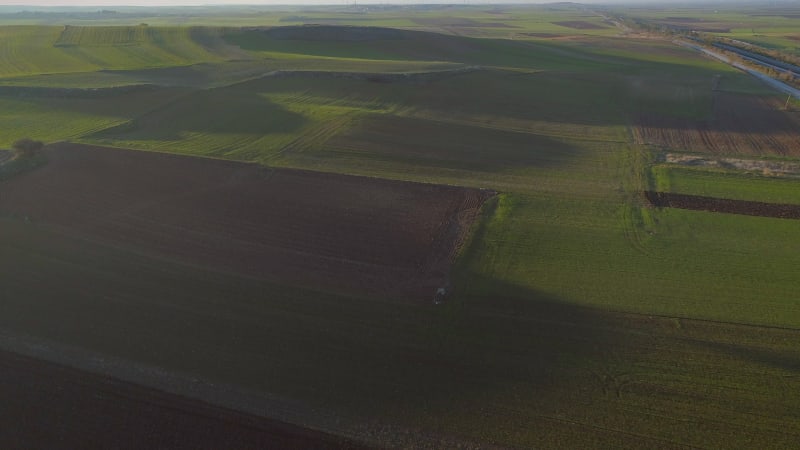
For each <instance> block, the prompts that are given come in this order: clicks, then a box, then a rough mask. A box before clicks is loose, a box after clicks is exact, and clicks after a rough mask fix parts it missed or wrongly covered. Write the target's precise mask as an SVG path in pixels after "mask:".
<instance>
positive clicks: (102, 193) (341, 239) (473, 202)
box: [0, 144, 493, 301]
mask: <svg viewBox="0 0 800 450" xmlns="http://www.w3.org/2000/svg"><path fill="white" fill-rule="evenodd" d="M46 153H47V156H48V158H49V163H48V164H47V165H46V166H44V167H42V168H40V169H38V170H35V171H32V172H29V173H26V174H23V175H20V176H17V177H14V178H12V179H10V180H7V181H5V182H3V183H2V184H0V214H3V215H5V216H13V217H17V218H19V219H20V220H25V221H27V222H30V223H31V224H33V225H36V226H48V227H51V228H54V229H57V230H59V231H60V232H61V233H64V234H67V235H70V236H73V237H79V238H83V239H88V240H92V241H97V242H101V243H104V244H108V245H113V246H117V247H123V248H126V249H131V250H133V251H136V252H141V253H145V254H148V255H152V256H158V257H164V258H168V259H171V260H175V261H180V262H184V263H188V264H193V265H198V266H201V267H205V268H210V269H214V270H220V271H226V272H233V273H237V274H242V275H246V276H252V277H258V278H263V279H268V280H273V281H277V282H280V283H286V284H292V285H303V286H309V285H310V286H317V287H319V288H322V289H330V290H333V291H337V292H347V293H356V294H360V295H380V296H381V297H389V298H402V299H412V300H426V301H427V300H430V299H432V297H433V293H434V292H435V290H436V288H437V287H439V286H442V285H445V284H447V281H448V273H449V269H450V264H451V262H452V259H453V256H454V255H455V252H456V250H457V248H458V245H459V243H460V242H462V240H463V238H464V235H465V234H466V231H467V230H468V228H469V224H470V223H471V221H472V220H473V219H474V217H475V214H476V213H477V211H478V209H479V207H480V205H481V204H482V202H483V201H484V200H485V199H486V198H488V197H489V196H491V195H493V193H491V192H487V191H482V190H478V189H465V188H460V187H451V186H441V185H429V184H420V183H408V182H399V181H389V180H380V179H373V178H366V177H353V176H344V175H338V174H325V173H318V172H309V171H301V170H289V169H268V168H264V167H260V166H256V165H252V164H243V163H235V162H228V161H218V160H208V159H200V158H191V157H182V156H176V155H166V154H156V153H146V152H137V151H129V150H120V149H110V148H101V147H90V146H83V145H76V144H59V145H54V146H50V147H49V148H48V149H47V151H46Z"/></svg>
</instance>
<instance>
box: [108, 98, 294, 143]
mask: <svg viewBox="0 0 800 450" xmlns="http://www.w3.org/2000/svg"><path fill="white" fill-rule="evenodd" d="M306 122H307V119H306V118H305V117H304V116H303V115H301V114H297V113H293V112H291V111H288V110H287V109H286V108H284V107H282V106H280V105H277V104H275V103H273V102H271V101H269V100H268V99H266V98H264V97H262V96H260V95H258V94H256V93H250V92H243V91H241V90H232V89H211V90H203V91H194V92H191V93H189V94H188V95H185V96H182V97H179V98H177V99H176V100H174V101H173V102H171V103H168V104H166V105H163V106H162V107H160V108H158V109H157V110H155V111H152V112H149V113H147V114H145V115H143V116H141V117H138V118H136V119H134V120H132V121H130V122H127V123H125V124H122V125H119V126H116V127H113V128H109V129H106V130H103V131H100V132H98V133H95V134H94V135H92V137H93V138H101V139H103V138H114V139H123V140H124V139H145V140H155V141H174V140H181V139H183V138H184V137H185V136H184V133H187V132H189V133H202V134H205V133H211V134H217V133H220V134H251V135H260V134H271V133H291V132H293V131H296V130H298V129H300V128H302V127H303V125H304V124H305V123H306Z"/></svg>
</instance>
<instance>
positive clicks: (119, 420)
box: [0, 352, 360, 449]
mask: <svg viewBox="0 0 800 450" xmlns="http://www.w3.org/2000/svg"><path fill="white" fill-rule="evenodd" d="M0 400H2V401H1V402H0V405H2V406H0V420H2V423H3V425H2V426H0V448H3V449H40V448H41V449H62V448H63V449H67V448H114V449H145V448H147V449H156V448H169V449H263V448H298V449H299V448H359V447H360V446H359V445H357V444H355V443H353V442H349V441H348V440H346V439H342V438H339V437H335V436H331V435H328V434H325V433H320V432H316V431H312V430H307V429H304V428H301V427H297V426H294V425H289V424H284V423H281V422H276V421H271V420H266V419H262V418H259V417H255V416H250V415H247V414H243V413H239V412H234V411H231V410H227V409H224V408H218V407H215V406H211V405H208V404H205V403H203V402H199V401H194V400H190V399H186V398H183V397H179V396H176V395H172V394H167V393H164V392H160V391H158V390H155V389H148V388H145V387H141V386H136V385H134V384H130V383H125V382H122V381H118V380H115V379H112V378H107V377H103V376H100V375H94V374H90V373H87V372H82V371H79V370H75V369H71V368H68V367H64V366H60V365H57V364H51V363H47V362H43V361H39V360H35V359H31V358H27V357H23V356H19V355H16V354H13V353H7V352H0Z"/></svg>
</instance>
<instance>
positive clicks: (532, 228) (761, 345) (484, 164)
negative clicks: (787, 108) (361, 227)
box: [0, 6, 800, 448]
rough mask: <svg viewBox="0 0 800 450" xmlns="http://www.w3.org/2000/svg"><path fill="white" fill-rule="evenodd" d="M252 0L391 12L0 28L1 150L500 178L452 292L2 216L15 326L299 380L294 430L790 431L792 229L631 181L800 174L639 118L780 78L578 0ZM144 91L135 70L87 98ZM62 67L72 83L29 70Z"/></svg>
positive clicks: (780, 193)
mask: <svg viewBox="0 0 800 450" xmlns="http://www.w3.org/2000/svg"><path fill="white" fill-rule="evenodd" d="M263 17H269V19H260V18H258V16H251V17H250V19H248V20H252V21H253V22H252V23H254V24H277V23H281V24H284V25H297V24H299V23H303V22H307V23H325V24H329V23H335V24H351V25H352V24H362V25H370V26H371V25H382V26H395V27H400V28H403V29H404V30H405V31H391V30H389V31H387V30H376V29H364V28H357V29H354V28H346V29H338V30H336V31H335V32H333V31H331V30H330V28H327V26H326V27H307V28H300V29H299V31H298V29H297V28H294V29H291V30H290V31H287V32H285V33H281V32H267V31H264V30H262V29H250V30H248V29H234V28H180V27H164V28H162V27H158V26H154V25H153V24H154V23H158V21H160V20H164V21H168V19H163V18H154V19H153V20H147V22H148V23H150V26H149V27H138V26H126V27H122V28H110V27H103V28H84V29H77V28H75V29H72V28H68V29H64V28H63V27H38V26H32V25H31V26H24V27H17V26H9V27H1V28H0V35H2V36H3V38H2V39H0V55H1V56H0V58H2V61H3V64H0V67H2V69H0V71H3V72H2V74H0V75H2V76H3V77H4V78H3V79H0V82H1V83H2V84H5V85H8V86H13V88H10V89H9V90H2V91H0V116H1V117H0V119H2V120H0V146H6V147H7V146H10V145H11V143H12V142H13V141H14V140H16V139H18V138H19V137H21V136H22V135H30V136H32V137H34V138H38V139H43V140H47V141H56V140H63V139H69V140H73V141H77V142H86V143H93V144H104V145H110V146H119V147H128V148H135V149H141V150H153V151H164V152H179V153H184V154H196V155H204V156H211V157H217V158H230V159H238V160H248V161H257V162H261V163H265V164H269V165H274V166H285V167H297V168H306V169H314V170H320V171H330V172H339V173H348V174H358V175H369V176H378V177H385V178H396V179H406V180H415V181H425V182H435V183H447V184H459V185H468V186H475V187H485V188H491V189H495V190H498V191H500V192H501V193H502V194H501V195H500V196H499V197H498V198H497V199H496V200H495V201H494V203H493V204H491V205H488V206H487V207H486V208H485V210H484V215H483V218H482V220H481V222H480V223H479V224H478V225H477V226H476V227H475V228H476V229H475V232H474V235H473V237H472V240H471V242H470V244H469V245H468V246H466V247H465V248H464V249H463V251H462V253H461V255H460V257H459V259H458V261H457V265H456V268H455V273H454V281H453V285H454V287H455V290H456V292H455V295H454V296H453V297H452V299H451V301H450V302H448V303H447V304H444V305H438V306H434V305H428V304H420V303H413V302H412V303H395V302H389V301H386V300H385V299H381V298H372V297H371V298H351V297H342V296H337V295H334V294H331V293H328V292H320V291H318V290H315V289H314V288H313V287H306V286H289V285H280V284H269V283H266V282H264V281H263V280H258V279H249V278H244V277H240V276H238V275H236V274H223V273H213V272H208V271H202V270H199V269H197V268H194V267H189V266H185V265H181V264H177V263H175V262H173V261H164V260H160V259H156V258H152V257H148V255H141V254H132V253H126V252H123V251H121V250H119V249H115V248H110V247H106V246H103V245H101V244H99V243H96V242H88V241H83V240H77V239H68V238H65V237H63V236H61V235H59V233H58V232H57V230H53V229H51V228H49V227H48V226H47V224H37V223H36V222H35V218H34V223H32V224H26V223H24V222H23V221H22V220H19V218H14V217H3V218H2V219H0V247H1V248H2V249H3V250H2V253H0V273H2V279H3V283H2V284H0V299H2V301H0V325H2V326H3V327H4V328H7V329H11V330H14V331H16V332H19V333H23V334H28V335H34V336H40V337H45V338H49V339H52V340H55V341H59V342H64V343H69V344H73V345H77V346H81V347H85V348H88V349H91V350H94V351H98V352H103V353H107V354H111V355H116V356H120V357H124V358H127V359H130V360H133V361H140V362H145V363H148V364H154V365H158V366H161V367H164V368H167V369H169V370H177V371H182V372H186V373H191V374H194V375H196V376H199V377H204V378H208V379H211V380H215V381H219V382H224V383H230V384H235V385H239V386H244V387H248V388H252V389H256V390H259V391H261V392H267V393H271V394H276V395H279V396H284V397H289V398H292V399H297V400H298V401H299V402H300V403H299V404H301V405H304V407H306V408H307V409H308V411H309V412H308V415H309V419H308V423H315V422H314V417H313V416H314V414H323V413H314V412H312V410H315V411H324V412H325V413H330V414H335V415H339V416H341V417H344V418H348V419H347V420H345V419H343V423H345V425H341V428H340V429H336V430H332V431H336V432H340V433H344V434H349V435H357V436H358V437H359V438H360V439H365V440H367V441H368V442H371V443H384V444H386V443H389V442H387V440H393V439H396V438H397V436H396V435H394V434H392V432H388V431H387V432H386V434H380V433H379V432H377V431H376V430H378V429H381V426H380V425H378V424H379V423H383V424H390V425H391V426H392V427H397V428H398V429H399V428H404V427H411V428H419V429H422V430H425V433H420V434H419V439H424V437H425V436H428V434H431V435H439V434H441V435H449V436H457V437H458V438H463V439H464V440H466V441H470V442H478V443H484V444H486V443H489V444H499V445H518V446H524V447H532V446H538V447H544V448H553V447H562V448H582V447H586V446H594V447H613V448H620V447H641V448H658V447H665V448H667V447H676V446H681V445H686V446H698V447H716V448H752V447H753V446H754V445H757V446H758V447H760V448H786V447H791V446H792V445H794V444H795V443H796V442H797V441H798V439H800V426H798V424H800V345H798V342H800V302H798V298H799V297H800V295H798V292H799V291H800V281H798V276H797V274H798V273H799V270H800V255H799V254H798V252H797V248H798V244H800V226H798V222H796V221H791V220H781V219H770V218H761V217H744V216H736V215H726V214H714V213H708V212H700V211H683V210H674V209H663V210H662V209H653V208H650V207H649V206H648V205H647V204H646V202H645V201H644V199H643V197H642V195H641V192H642V191H643V190H646V189H650V188H651V187H653V186H659V188H661V186H669V189H671V190H673V191H674V192H680V193H687V194H698V195H719V196H723V195H725V196H729V197H732V198H741V199H748V200H757V201H782V202H792V203H794V202H797V199H798V196H797V194H796V192H797V189H798V187H800V186H798V185H797V184H796V180H794V179H788V178H787V179H781V180H775V179H772V178H764V177H760V176H755V175H742V174H739V173H730V172H729V171H726V172H722V171H719V172H714V171H703V172H695V171H692V170H690V169H683V168H676V167H674V166H657V167H655V168H653V164H654V163H655V161H656V160H657V155H658V152H659V151H661V150H662V149H655V148H651V147H649V146H647V145H643V144H638V143H636V141H635V140H634V138H633V137H632V136H633V133H632V130H633V129H634V128H635V126H636V123H637V118H638V117H639V116H641V115H643V114H645V115H648V114H649V115H654V116H657V117H659V118H663V119H664V120H665V123H667V124H671V123H679V121H681V120H705V119H710V118H711V117H710V116H711V115H712V111H713V99H714V93H713V92H712V86H713V85H714V80H715V79H718V89H719V90H721V91H723V92H729V93H730V92H734V93H742V94H747V95H769V91H768V90H767V89H766V88H764V87H763V86H762V85H760V84H758V83H757V82H756V81H754V80H751V79H750V78H748V77H747V76H746V75H744V74H741V73H739V72H736V71H734V70H733V69H731V68H729V67H727V66H724V65H721V64H718V63H715V62H713V61H711V60H707V59H704V58H702V57H700V56H698V55H696V54H694V53H692V52H691V51H689V50H685V49H682V48H679V47H676V46H673V45H672V44H670V43H669V42H664V41H656V40H637V39H635V38H622V37H616V36H614V35H615V34H616V32H617V30H615V29H614V28H613V25H611V24H609V23H606V22H604V21H603V19H602V18H601V17H599V16H597V15H596V14H593V13H592V12H591V11H587V10H584V9H581V8H577V7H572V6H560V7H536V8H510V9H508V10H504V9H497V10H492V11H487V7H480V8H477V7H474V8H464V9H454V8H443V9H435V8H434V9H421V10H408V9H402V10H394V9H389V10H386V11H378V10H375V11H373V12H372V13H370V14H369V15H363V14H358V15H356V14H350V15H347V14H346V12H341V11H339V12H336V11H334V12H326V11H325V10H313V14H311V13H303V14H300V13H298V12H297V11H290V12H286V13H280V12H272V13H268V14H267V13H265V14H264V15H263ZM130 20H131V21H132V22H131V23H128V24H126V25H135V24H136V23H139V22H136V20H139V21H141V20H140V18H139V17H136V18H132V19H130ZM192 20H196V19H192ZM197 21H199V22H202V21H208V22H212V20H211V19H210V18H208V17H206V18H205V19H203V20H202V21H201V20H197ZM229 21H231V20H230V19H226V18H220V19H219V20H217V21H216V23H219V24H223V25H228V24H229V23H228V22H229ZM557 22H561V23H565V22H570V23H572V22H591V23H594V24H597V25H598V27H601V26H602V28H595V27H584V28H583V29H579V28H575V27H566V26H563V25H557V24H556V23H557ZM792 23H796V22H792ZM473 24H477V25H473ZM491 24H494V25H495V26H491ZM497 24H502V26H497ZM573 25H574V24H573ZM465 30H470V31H468V32H466V31H465ZM433 31H436V32H444V33H445V34H441V33H440V34H435V33H432V32H433ZM459 31H465V32H464V33H462V34H466V35H467V36H458V35H457V34H456V32H459ZM332 33H333V34H332ZM512 37H513V38H514V39H513V40H511V39H509V38H512ZM107 42H112V43H110V44H105V43H107ZM459 69H461V70H459ZM276 71H277V72H276ZM303 71H305V72H303ZM386 74H394V75H397V74H406V75H401V76H397V77H386V76H385V75H386ZM130 85H136V86H139V85H147V86H145V87H144V88H142V87H137V88H136V89H133V90H130V91H117V90H109V91H100V92H99V93H98V92H97V91H86V90H84V89H85V88H100V87H103V88H108V87H113V86H130ZM48 86H52V87H58V88H60V89H68V90H67V91H63V90H62V91H55V92H56V93H57V95H55V94H53V92H48V91H47V90H44V91H42V90H33V89H30V88H31V87H36V88H41V87H48ZM51 94H52V95H51ZM787 114H796V113H793V112H787ZM673 119H674V120H675V121H678V122H670V121H671V120H673ZM667 126H669V125H665V127H667ZM672 131H674V132H678V133H679V132H680V131H681V130H680V129H678V128H675V129H674V130H672ZM763 133H765V135H768V133H769V130H763ZM672 150H676V151H693V150H694V149H685V148H684V149H672ZM796 157H797V156H796V155H794V156H792V155H789V156H785V158H789V159H791V158H796ZM0 195H2V184H0ZM315 408H316V409H315ZM364 417H369V418H371V419H372V420H373V421H374V422H375V423H374V424H371V425H370V426H364V428H361V429H356V428H355V427H354V426H349V425H346V423H348V420H351V421H352V422H353V423H358V422H359V421H360V419H361V418H364ZM373 425H374V426H373Z"/></svg>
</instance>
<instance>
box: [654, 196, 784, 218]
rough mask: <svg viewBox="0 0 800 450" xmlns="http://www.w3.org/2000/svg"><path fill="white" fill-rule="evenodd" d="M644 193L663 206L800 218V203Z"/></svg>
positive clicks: (655, 203)
mask: <svg viewBox="0 0 800 450" xmlns="http://www.w3.org/2000/svg"><path fill="white" fill-rule="evenodd" d="M644 195H645V198H647V200H648V201H649V202H650V203H651V204H652V205H653V206H658V207H662V208H679V209H692V210H696V211H711V212H719V213H728V214H742V215H746V216H760V217H775V218H780V219H800V205H788V204H783V203H763V202H752V201H747V200H731V199H727V198H715V197H703V196H699V195H686V194H673V193H670V192H653V191H646V192H645V193H644Z"/></svg>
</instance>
